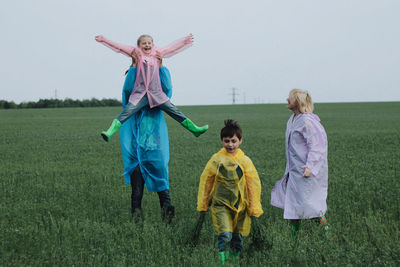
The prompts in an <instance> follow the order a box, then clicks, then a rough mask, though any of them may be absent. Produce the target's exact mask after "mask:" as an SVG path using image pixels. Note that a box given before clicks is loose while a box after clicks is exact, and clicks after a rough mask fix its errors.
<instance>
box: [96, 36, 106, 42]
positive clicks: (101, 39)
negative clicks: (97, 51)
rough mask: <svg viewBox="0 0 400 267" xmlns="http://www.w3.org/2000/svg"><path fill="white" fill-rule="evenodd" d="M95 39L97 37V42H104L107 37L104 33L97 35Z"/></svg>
mask: <svg viewBox="0 0 400 267" xmlns="http://www.w3.org/2000/svg"><path fill="white" fill-rule="evenodd" d="M94 39H96V41H97V42H103V41H104V39H105V38H104V36H103V35H97V36H96V37H94Z"/></svg>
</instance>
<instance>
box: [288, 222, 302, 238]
mask: <svg viewBox="0 0 400 267" xmlns="http://www.w3.org/2000/svg"><path fill="white" fill-rule="evenodd" d="M290 224H291V225H292V232H291V233H290V237H291V238H292V239H294V238H295V237H296V235H297V232H298V231H299V229H300V220H290Z"/></svg>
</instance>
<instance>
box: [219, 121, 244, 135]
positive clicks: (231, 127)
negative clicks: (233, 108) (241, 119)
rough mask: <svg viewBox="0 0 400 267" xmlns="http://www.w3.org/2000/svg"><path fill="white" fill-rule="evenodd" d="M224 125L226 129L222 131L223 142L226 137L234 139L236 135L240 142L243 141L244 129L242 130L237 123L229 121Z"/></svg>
mask: <svg viewBox="0 0 400 267" xmlns="http://www.w3.org/2000/svg"><path fill="white" fill-rule="evenodd" d="M224 124H225V126H224V128H222V129H221V140H222V139H223V138H224V137H233V136H234V135H236V136H237V138H239V140H241V139H242V128H240V125H239V123H238V122H237V121H234V120H231V119H228V120H225V121H224Z"/></svg>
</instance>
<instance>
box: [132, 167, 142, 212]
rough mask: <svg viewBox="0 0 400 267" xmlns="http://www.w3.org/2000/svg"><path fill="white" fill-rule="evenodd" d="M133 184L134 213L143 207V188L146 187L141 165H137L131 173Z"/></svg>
mask: <svg viewBox="0 0 400 267" xmlns="http://www.w3.org/2000/svg"><path fill="white" fill-rule="evenodd" d="M131 186H132V195H131V211H132V214H134V213H135V211H137V210H141V209H142V198H143V189H144V180H143V177H142V173H141V172H140V167H139V166H137V167H136V169H135V170H134V171H133V173H132V175H131Z"/></svg>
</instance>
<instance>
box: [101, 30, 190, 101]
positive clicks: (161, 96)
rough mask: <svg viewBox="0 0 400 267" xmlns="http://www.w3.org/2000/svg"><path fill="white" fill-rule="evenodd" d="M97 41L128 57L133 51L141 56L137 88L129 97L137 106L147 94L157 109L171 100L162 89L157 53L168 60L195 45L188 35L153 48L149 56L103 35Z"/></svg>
mask: <svg viewBox="0 0 400 267" xmlns="http://www.w3.org/2000/svg"><path fill="white" fill-rule="evenodd" d="M96 41H98V42H100V43H102V44H104V45H105V46H107V47H109V48H111V49H112V50H114V51H115V52H117V53H122V54H124V55H126V56H128V57H131V54H132V52H133V51H135V52H136V53H137V54H138V55H139V59H138V64H137V74H136V82H135V87H134V89H133V91H132V94H131V95H130V97H129V102H130V103H132V105H135V106H136V105H137V103H138V102H139V101H140V100H141V99H142V98H143V96H144V95H146V94H147V97H148V100H149V105H150V108H153V107H157V106H159V105H161V104H163V103H165V102H167V101H168V100H169V98H168V97H167V96H166V95H165V93H164V92H163V90H162V88H161V83H160V75H159V68H160V64H159V61H158V59H157V58H156V54H157V52H160V53H161V56H162V57H163V58H168V57H171V56H173V55H175V54H177V53H179V52H181V51H183V50H185V49H187V48H189V47H190V46H192V44H193V41H192V36H191V35H188V36H186V37H184V38H181V39H178V40H176V41H175V42H173V43H171V44H170V45H168V46H166V47H164V48H157V47H153V49H152V51H151V52H150V53H149V54H145V53H143V52H142V50H141V49H139V48H137V47H134V46H130V45H123V44H118V43H115V42H113V41H110V40H108V39H106V38H105V37H103V36H102V35H100V36H97V37H96Z"/></svg>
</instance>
